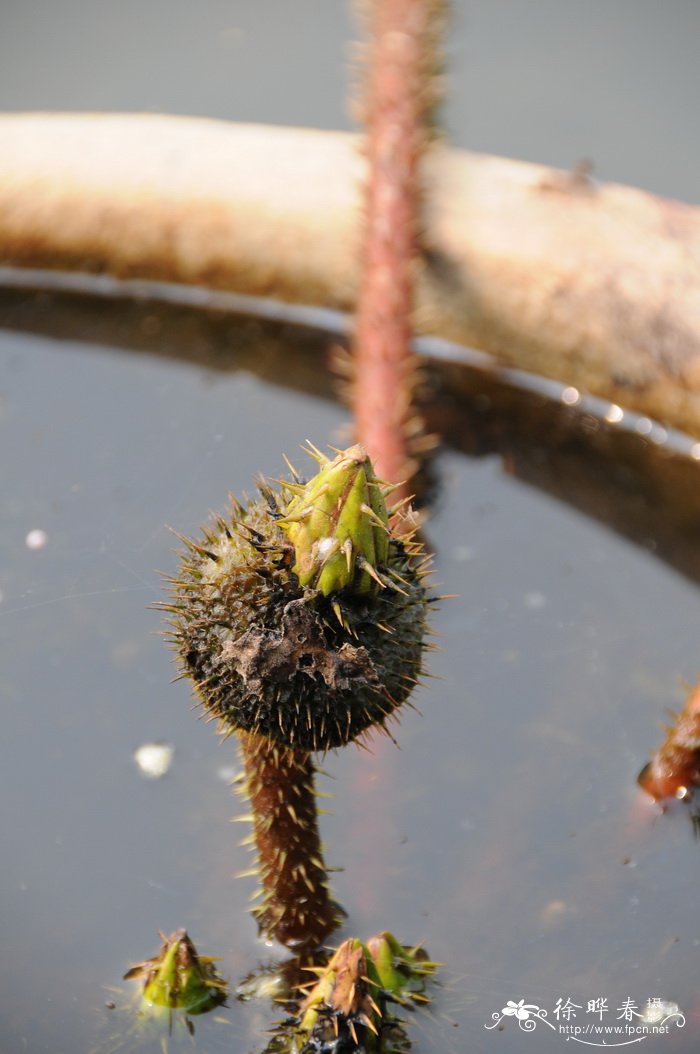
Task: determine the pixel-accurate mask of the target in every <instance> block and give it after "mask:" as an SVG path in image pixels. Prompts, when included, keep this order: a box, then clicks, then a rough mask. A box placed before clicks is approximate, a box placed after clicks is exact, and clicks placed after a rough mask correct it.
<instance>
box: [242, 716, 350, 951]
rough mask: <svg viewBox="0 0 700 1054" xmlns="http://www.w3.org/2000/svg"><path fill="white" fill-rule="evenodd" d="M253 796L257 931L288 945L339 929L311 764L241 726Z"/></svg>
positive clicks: (307, 943) (312, 940) (309, 941)
mask: <svg viewBox="0 0 700 1054" xmlns="http://www.w3.org/2000/svg"><path fill="white" fill-rule="evenodd" d="M239 740H240V744H241V753H242V755H243V761H244V766H245V776H246V788H245V789H246V792H247V794H248V797H249V798H250V805H251V813H252V817H251V818H252V822H253V832H254V840H255V846H256V848H257V854H258V865H257V871H258V877H259V880H260V885H261V895H262V900H261V903H260V904H259V905H258V906H257V907H256V908H255V909H254V911H253V914H254V915H255V917H256V919H257V922H258V926H259V927H260V931H261V933H262V934H264V935H265V936H266V937H270V938H274V939H275V940H277V941H279V943H280V944H284V945H286V946H288V947H302V946H307V947H311V946H316V945H319V944H321V943H322V942H323V941H324V940H325V939H326V938H327V937H328V936H329V935H330V934H331V933H332V932H333V930H334V929H335V928H336V926H337V925H338V922H339V920H340V917H341V915H342V911H341V909H340V908H339V907H338V905H337V904H335V903H334V901H333V900H332V899H331V896H330V893H329V889H328V880H327V876H326V868H325V864H324V862H323V851H322V847H321V839H320V835H319V830H318V814H317V808H316V798H315V791H314V774H315V767H314V764H313V761H312V759H311V756H310V755H309V754H308V753H305V752H303V751H293V750H284V749H283V748H280V747H277V746H275V745H274V744H272V743H271V742H270V740H268V739H266V738H265V737H263V736H256V735H252V734H250V733H246V732H239Z"/></svg>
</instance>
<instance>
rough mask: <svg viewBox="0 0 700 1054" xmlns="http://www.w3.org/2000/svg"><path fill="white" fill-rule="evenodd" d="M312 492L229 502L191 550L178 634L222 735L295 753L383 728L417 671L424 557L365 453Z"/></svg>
mask: <svg viewBox="0 0 700 1054" xmlns="http://www.w3.org/2000/svg"><path fill="white" fill-rule="evenodd" d="M314 455H315V456H316V457H317V458H320V459H321V462H322V464H321V469H320V471H319V473H318V474H317V475H316V476H315V477H314V478H313V479H312V480H311V481H310V482H309V483H307V484H304V483H302V481H301V480H300V479H299V477H298V476H296V474H295V479H294V482H292V483H281V484H280V488H281V489H279V490H277V491H273V490H272V489H271V488H270V487H268V486H266V485H265V484H262V485H261V486H260V493H261V498H260V500H258V501H254V502H252V503H251V504H249V505H247V506H245V507H244V506H243V505H241V504H240V503H239V502H237V501H234V502H233V506H232V511H231V514H230V515H229V516H228V517H226V518H223V517H219V518H218V519H217V520H216V521H215V522H214V523H213V524H212V525H211V526H210V527H208V528H206V529H205V531H204V537H203V539H202V541H201V542H193V541H188V540H187V539H183V540H184V541H185V542H186V545H187V547H188V552H187V553H186V554H185V556H184V558H183V560H182V565H181V570H180V573H179V575H178V576H176V577H175V578H174V579H171V583H172V584H171V592H172V599H171V601H170V602H169V603H166V604H164V605H161V606H162V607H164V608H165V609H166V610H168V611H169V612H170V613H171V619H170V623H171V626H172V632H171V633H170V636H171V639H172V641H173V644H174V645H175V647H176V648H177V651H178V654H179V657H180V663H181V668H182V671H183V675H185V676H189V677H191V678H192V679H193V680H194V682H195V684H196V686H197V689H198V691H199V695H200V698H201V700H202V703H203V705H204V707H205V709H206V710H207V711H208V712H209V713H210V714H211V715H212V716H213V717H214V718H218V719H219V720H220V721H221V723H222V726H223V727H224V729H225V731H227V732H229V731H230V732H233V731H237V730H242V731H245V732H251V733H254V734H260V735H263V736H266V737H268V738H270V739H272V740H274V741H275V742H277V743H278V744H280V745H281V746H282V747H286V748H292V749H294V750H300V751H311V750H330V749H333V748H334V747H338V746H342V745H343V744H344V743H348V742H350V741H351V740H353V739H355V738H356V737H357V736H359V735H361V734H362V733H363V732H365V731H366V730H367V729H369V728H370V727H373V726H376V727H379V728H380V729H384V728H385V725H386V721H387V719H388V718H389V716H390V715H391V714H392V713H393V712H394V711H395V710H396V708H397V707H398V706H399V704H400V703H402V702H403V701H404V700H405V699H406V698H407V697H408V695H409V694H410V692H411V690H412V689H413V686H414V685H415V683H416V681H417V680H418V678H419V675H420V673H421V669H422V654H423V650H424V648H425V644H424V636H425V630H426V612H427V606H428V597H427V593H426V589H425V581H424V579H425V575H426V573H427V567H428V564H429V562H430V558H429V557H426V556H425V555H424V553H423V551H422V548H421V546H420V544H419V543H418V542H416V541H415V539H414V538H413V537H412V535H411V534H410V533H407V534H399V533H396V532H394V531H393V530H391V529H390V527H389V522H388V521H389V518H388V515H387V510H386V507H385V504H384V494H383V491H382V488H381V485H380V484H379V482H378V481H377V480H376V478H375V476H374V471H373V469H372V465H371V462H370V461H369V459H368V457H367V455H366V454H365V452H364V451H363V450H362V448H361V447H352V448H350V450H348V451H345V452H344V453H341V454H339V455H338V456H337V457H336V458H335V460H334V461H330V460H329V459H328V458H325V457H323V455H321V454H319V453H318V452H317V451H314Z"/></svg>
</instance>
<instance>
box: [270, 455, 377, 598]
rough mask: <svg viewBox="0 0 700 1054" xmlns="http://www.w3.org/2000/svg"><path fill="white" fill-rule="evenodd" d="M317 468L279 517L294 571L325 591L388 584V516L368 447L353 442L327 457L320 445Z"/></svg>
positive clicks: (366, 591) (360, 590)
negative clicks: (291, 551)
mask: <svg viewBox="0 0 700 1054" xmlns="http://www.w3.org/2000/svg"><path fill="white" fill-rule="evenodd" d="M312 453H313V454H314V456H315V457H316V459H317V461H319V463H320V465H321V467H320V470H319V472H318V473H317V474H316V475H315V476H314V477H313V479H311V480H310V481H309V482H308V483H307V484H306V486H304V487H303V488H294V497H293V498H292V500H291V501H290V502H289V505H288V506H287V508H286V510H285V514H284V516H283V517H282V519H280V520H279V521H278V525H279V526H280V527H281V528H282V529H283V530H284V532H285V533H286V535H287V537H288V538H289V541H290V542H291V544H292V546H293V548H294V556H295V563H294V567H293V570H294V573H295V574H296V576H297V578H298V579H299V582H300V583H301V585H303V586H311V587H312V588H314V589H317V590H318V591H319V592H320V593H322V594H323V595H324V596H328V595H329V594H331V593H339V592H346V593H351V594H355V595H358V596H376V595H377V593H379V591H380V590H381V589H384V588H385V587H386V585H387V584H388V583H387V582H386V581H385V580H384V579H383V578H382V575H381V570H380V569H381V568H382V567H383V566H384V565H385V564H386V563H387V560H388V557H389V517H388V514H387V509H386V504H385V501H384V497H385V495H384V491H383V490H382V484H381V481H380V480H378V479H377V477H376V476H375V474H374V468H373V467H372V462H371V461H370V459H369V457H368V455H367V451H366V450H365V449H364V447H362V446H359V445H357V446H353V447H350V448H349V449H348V450H344V451H341V452H339V453H338V456H337V457H336V458H335V459H334V460H333V461H330V460H329V459H328V458H327V457H325V455H323V454H321V453H320V452H319V451H316V450H314V451H313V452H312Z"/></svg>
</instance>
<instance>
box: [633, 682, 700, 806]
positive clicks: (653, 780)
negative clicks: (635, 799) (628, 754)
mask: <svg viewBox="0 0 700 1054" xmlns="http://www.w3.org/2000/svg"><path fill="white" fill-rule="evenodd" d="M639 785H640V787H642V789H643V790H645V791H646V792H647V794H649V795H651V797H652V798H654V799H655V800H656V801H661V800H662V799H663V798H680V799H689V798H692V796H693V791H694V789H695V788H696V787H697V786H698V785H700V684H696V685H695V687H694V688H693V689H692V691H691V693H690V695H689V696H688V698H687V700H686V702H685V706H684V707H683V709H682V710H681V712H680V714H679V715H678V717H677V718H676V720H675V722H674V723H673V724H672V725H669V726H667V728H666V739H665V740H664V742H663V743H662V744H661V746H660V747H659V749H658V750H657V751H656V753H655V754H654V756H653V757H652V759H651V761H650V762H649V763H648V764H647V765H645V766H644V768H643V769H642V771H641V772H640V774H639Z"/></svg>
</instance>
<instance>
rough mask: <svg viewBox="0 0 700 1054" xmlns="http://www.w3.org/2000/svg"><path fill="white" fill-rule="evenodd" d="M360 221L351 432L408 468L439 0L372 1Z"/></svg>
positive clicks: (391, 473) (384, 473)
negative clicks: (415, 318) (424, 185)
mask: <svg viewBox="0 0 700 1054" xmlns="http://www.w3.org/2000/svg"><path fill="white" fill-rule="evenodd" d="M368 20H369V26H370V45H369V62H368V76H367V88H366V96H365V99H364V100H363V109H364V113H365V124H366V146H365V152H366V156H367V165H368V168H367V175H366V182H365V190H364V209H365V230H364V240H363V246H362V251H361V257H360V263H361V266H360V284H359V290H358V300H357V315H356V323H355V336H354V354H353V358H352V360H351V363H350V370H349V373H350V377H351V381H352V408H353V414H354V422H355V429H356V435H357V438H358V440H359V441H360V442H361V443H362V444H363V445H364V446H365V447H366V448H367V450H368V452H369V454H370V456H371V457H372V459H373V460H374V462H375V464H376V467H377V472H378V474H379V475H380V476H381V477H383V478H384V479H387V480H389V481H391V482H392V483H398V482H399V481H401V480H406V479H407V478H410V476H411V475H412V474H413V472H414V470H415V467H416V464H415V460H414V458H415V455H416V454H418V453H419V452H420V451H421V450H422V449H424V448H425V447H426V445H427V446H430V445H432V440H430V439H429V438H428V437H425V436H423V422H422V420H421V418H420V417H419V415H418V414H417V413H416V411H415V409H413V408H412V402H413V394H414V388H415V377H416V362H415V356H414V355H413V353H412V348H411V338H412V331H413V326H412V316H413V308H414V289H415V283H416V274H417V268H418V257H419V252H420V235H421V228H422V220H421V201H422V177H421V171H420V163H421V159H422V156H423V154H424V152H425V148H426V146H427V144H428V142H429V133H428V120H429V117H430V114H431V112H432V110H433V107H434V104H435V97H436V85H437V79H436V77H435V68H436V47H437V40H438V37H439V30H440V27H441V25H442V5H441V3H439V2H437V0H375V2H374V3H372V4H371V5H370V7H369V13H368Z"/></svg>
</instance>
